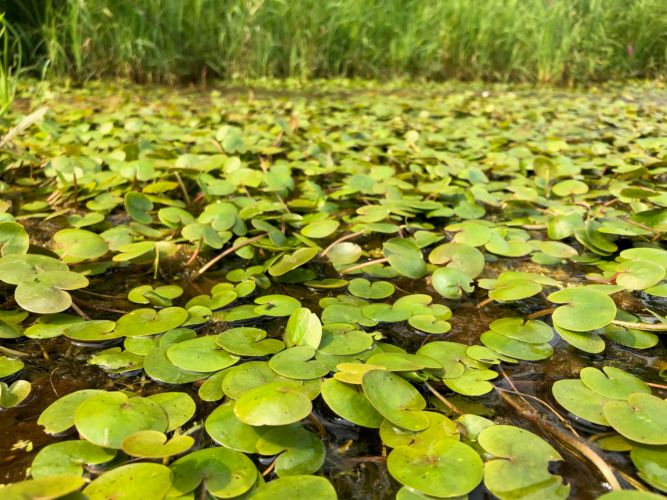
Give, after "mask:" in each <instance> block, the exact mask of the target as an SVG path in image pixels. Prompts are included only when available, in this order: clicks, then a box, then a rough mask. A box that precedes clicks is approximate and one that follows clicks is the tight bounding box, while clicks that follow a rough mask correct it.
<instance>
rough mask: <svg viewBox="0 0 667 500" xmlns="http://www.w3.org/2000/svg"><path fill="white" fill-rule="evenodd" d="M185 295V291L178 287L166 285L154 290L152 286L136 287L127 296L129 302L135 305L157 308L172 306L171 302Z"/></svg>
mask: <svg viewBox="0 0 667 500" xmlns="http://www.w3.org/2000/svg"><path fill="white" fill-rule="evenodd" d="M181 295H183V289H182V288H181V287H180V286H178V285H164V286H158V287H155V288H153V287H152V286H151V285H141V286H137V287H134V288H133V289H132V290H130V291H129V292H128V294H127V298H128V300H130V302H134V303H135V304H154V305H156V306H165V307H166V306H170V305H171V301H172V300H173V299H175V298H178V297H180V296H181Z"/></svg>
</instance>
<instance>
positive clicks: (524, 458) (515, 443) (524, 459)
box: [477, 425, 569, 499]
mask: <svg viewBox="0 0 667 500" xmlns="http://www.w3.org/2000/svg"><path fill="white" fill-rule="evenodd" d="M477 442H478V443H479V445H480V446H481V447H482V448H483V449H484V450H485V451H486V452H487V453H489V454H491V455H492V456H493V457H494V458H493V459H491V460H489V461H487V462H486V464H484V485H485V486H486V487H487V488H488V489H489V491H491V492H492V493H493V494H494V495H496V496H498V497H500V498H510V497H511V495H512V494H513V493H512V492H517V493H519V492H521V490H525V489H527V488H531V487H534V486H537V485H539V486H540V487H541V486H542V484H541V483H544V482H547V481H552V480H553V479H554V478H555V479H559V478H558V476H555V477H554V476H552V474H551V473H550V472H549V462H551V461H556V460H562V457H561V456H560V454H559V453H558V452H557V451H556V450H555V449H553V447H552V446H551V445H549V444H548V443H547V442H546V441H544V440H543V439H541V438H539V437H538V436H536V435H535V434H533V433H532V432H528V431H526V430H524V429H520V428H518V427H514V426H512V425H494V426H492V427H489V428H487V429H484V430H483V431H482V432H480V434H479V436H478V437H477ZM568 493H569V486H564V485H561V487H560V488H558V489H557V490H556V491H552V492H551V495H549V498H563V499H564V498H567V496H568ZM518 498H521V496H519V497H518Z"/></svg>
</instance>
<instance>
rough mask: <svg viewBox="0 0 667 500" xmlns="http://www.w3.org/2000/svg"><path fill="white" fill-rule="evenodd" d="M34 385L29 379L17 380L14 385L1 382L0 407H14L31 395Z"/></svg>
mask: <svg viewBox="0 0 667 500" xmlns="http://www.w3.org/2000/svg"><path fill="white" fill-rule="evenodd" d="M31 390H32V385H31V384H30V382H28V381H27V380H17V381H16V382H14V383H13V384H12V385H9V386H8V385H7V384H5V383H4V382H0V408H14V407H16V406H18V405H20V404H21V403H22V402H23V401H24V400H25V399H26V398H27V397H28V396H29V395H30V391H31Z"/></svg>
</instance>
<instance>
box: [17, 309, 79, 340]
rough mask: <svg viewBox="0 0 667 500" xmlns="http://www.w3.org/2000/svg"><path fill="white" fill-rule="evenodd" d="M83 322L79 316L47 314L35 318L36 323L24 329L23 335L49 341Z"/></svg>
mask: <svg viewBox="0 0 667 500" xmlns="http://www.w3.org/2000/svg"><path fill="white" fill-rule="evenodd" d="M82 321H84V319H83V318H81V317H80V316H73V315H71V314H67V313H56V314H47V315H44V316H40V317H39V318H37V322H36V323H33V324H32V325H31V326H29V327H28V328H26V329H25V331H24V332H23V333H24V335H25V336H26V337H28V338H31V339H51V338H54V337H59V336H60V335H63V334H64V332H65V329H66V328H68V327H69V326H71V325H74V324H75V323H81V322H82Z"/></svg>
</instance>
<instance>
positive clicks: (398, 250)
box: [382, 238, 426, 279]
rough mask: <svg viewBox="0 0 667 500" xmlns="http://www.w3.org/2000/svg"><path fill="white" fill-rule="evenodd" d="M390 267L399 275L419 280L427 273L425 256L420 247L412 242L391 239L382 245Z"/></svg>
mask: <svg viewBox="0 0 667 500" xmlns="http://www.w3.org/2000/svg"><path fill="white" fill-rule="evenodd" d="M382 248H383V250H384V255H385V257H386V258H387V259H389V265H391V267H392V268H394V269H395V270H396V271H398V273H399V274H401V275H403V276H407V277H408V278H412V279H419V278H421V277H422V276H423V275H424V274H425V273H426V264H425V263H424V256H423V255H422V253H421V250H420V248H419V246H418V245H417V244H416V243H415V242H414V241H411V240H408V239H401V238H391V239H389V240H387V241H385V242H384V243H383V244H382Z"/></svg>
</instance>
